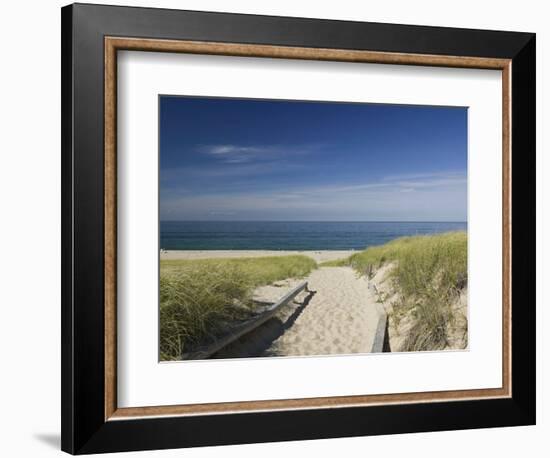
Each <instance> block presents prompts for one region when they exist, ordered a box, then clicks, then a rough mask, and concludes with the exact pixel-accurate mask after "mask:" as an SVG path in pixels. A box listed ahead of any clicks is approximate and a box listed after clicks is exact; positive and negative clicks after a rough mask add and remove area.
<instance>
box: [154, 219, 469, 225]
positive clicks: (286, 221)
mask: <svg viewBox="0 0 550 458" xmlns="http://www.w3.org/2000/svg"><path fill="white" fill-rule="evenodd" d="M159 221H160V222H161V223H465V224H467V223H468V221H458V220H408V221H407V220H399V221H397V220H396V221H389V220H253V219H243V220H237V219H235V220H232V219H202V220H201V219H194V220H191V219H190V220H185V219H160V220H159Z"/></svg>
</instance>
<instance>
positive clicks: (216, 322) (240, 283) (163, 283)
mask: <svg viewBox="0 0 550 458" xmlns="http://www.w3.org/2000/svg"><path fill="white" fill-rule="evenodd" d="M316 267H317V264H316V263H315V261H314V260H313V259H311V258H309V257H307V256H300V255H292V256H268V257H259V258H229V259H197V260H161V262H160V359H161V360H163V361H170V360H178V359H180V358H181V354H182V352H184V351H186V349H187V348H191V347H193V346H194V345H197V344H199V343H201V342H203V341H205V340H208V339H209V338H213V337H215V335H216V334H218V333H220V332H221V331H223V328H224V325H227V323H229V322H232V321H235V320H239V319H243V318H246V317H247V316H249V315H250V312H251V311H252V308H253V307H254V304H253V302H252V301H251V295H252V291H253V290H254V288H255V287H257V286H260V285H266V284H270V283H273V282H276V281H278V280H283V279H286V278H301V277H304V276H306V275H308V274H309V273H310V272H311V271H312V270H313V269H315V268H316Z"/></svg>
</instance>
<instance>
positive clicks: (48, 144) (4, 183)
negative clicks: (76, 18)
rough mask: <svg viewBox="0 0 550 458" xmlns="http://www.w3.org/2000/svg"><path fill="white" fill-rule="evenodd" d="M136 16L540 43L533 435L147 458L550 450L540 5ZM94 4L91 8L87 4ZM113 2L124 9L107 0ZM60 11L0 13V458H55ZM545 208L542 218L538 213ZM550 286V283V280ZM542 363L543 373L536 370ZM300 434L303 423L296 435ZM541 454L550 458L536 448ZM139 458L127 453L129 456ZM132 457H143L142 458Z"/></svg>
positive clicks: (337, 442) (9, 9)
mask: <svg viewBox="0 0 550 458" xmlns="http://www.w3.org/2000/svg"><path fill="white" fill-rule="evenodd" d="M130 1H131V4H132V5H136V6H157V7H167V8H180V9H196V10H211V11H228V12H238V13H257V14H271V15H283V16H304V17H316V18H326V19H348V20H362V21H378V22H390V23H392V22H393V23H405V24H425V25H438V26H450V27H468V28H484V29H500V30H518V31H529V32H536V33H537V47H538V49H537V59H538V69H537V79H538V88H537V91H538V97H537V117H538V119H537V128H538V170H537V172H538V210H539V211H538V214H539V218H538V249H537V252H538V255H539V257H538V260H537V262H538V285H539V288H538V358H537V359H538V367H539V371H538V387H539V388H538V400H539V401H538V406H539V408H538V425H537V426H534V427H524V428H507V429H492V430H477V431H460V432H443V433H428V434H407V435H399V436H381V437H366V438H352V439H332V440H322V441H309V442H292V443H278V444H260V445H244V446H231V447H223V448H219V447H218V448H202V449H192V450H185V451H181V450H173V451H162V452H160V451H159V452H149V455H151V456H158V457H168V456H183V455H184V456H187V457H193V458H199V457H212V456H224V457H229V458H231V457H239V458H246V457H256V456H259V455H261V456H263V457H266V458H267V457H280V456H281V455H283V454H284V455H285V456H302V455H304V454H308V455H309V454H319V455H321V456H366V455H369V454H373V453H381V454H384V455H385V456H396V455H398V454H403V455H407V456H409V457H416V456H419V457H420V456H422V457H424V458H426V457H431V456H438V457H441V456H443V457H445V458H450V457H461V458H463V457H465V456H469V455H471V456H478V455H482V454H484V455H491V456H496V455H498V456H500V457H501V458H504V457H513V456H545V453H548V452H547V450H548V449H549V448H550V443H549V439H548V437H549V435H550V418H549V415H548V412H549V409H550V403H549V397H548V396H546V393H545V392H546V390H545V388H544V386H543V385H544V383H545V382H546V383H547V380H548V377H547V375H548V368H549V366H550V363H548V355H549V354H550V349H549V348H548V346H549V343H548V342H549V340H548V339H545V338H544V336H543V335H542V330H544V329H546V328H548V327H549V326H550V318H549V317H550V314H548V313H545V312H544V310H543V308H544V307H543V304H544V302H545V300H546V302H547V301H548V298H549V297H550V290H549V287H548V286H547V287H546V288H543V286H542V283H543V282H544V279H545V277H547V276H546V275H545V271H544V270H543V269H544V267H546V268H547V266H548V262H550V253H549V248H548V247H549V246H550V244H548V243H543V240H542V236H543V231H544V228H547V227H548V217H549V212H548V210H549V208H548V206H547V205H546V204H547V202H548V200H549V199H548V197H549V196H548V193H549V189H550V187H549V186H544V184H543V183H542V181H543V177H549V176H550V161H549V160H548V159H545V158H543V151H544V144H543V134H544V132H543V126H544V125H545V124H544V118H543V116H544V113H543V112H546V113H547V112H548V109H549V107H550V99H549V92H548V91H547V90H546V88H544V87H542V83H543V79H544V76H543V75H544V66H545V65H546V64H547V61H546V62H545V60H544V59H543V56H544V55H545V51H546V54H547V53H548V49H549V48H550V32H549V26H550V14H549V13H548V11H546V10H545V3H546V2H542V1H540V0H523V1H521V2H518V1H503V0H501V1H494V0H493V1H484V2H482V1H479V0H475V1H471V0H462V1H460V2H441V1H437V0H433V1H429V0H415V1H410V0H387V1H385V2H357V1H352V0H339V1H317V2H306V1H301V2H300V1H298V0H294V1H293V0H277V1H269V2H259V1H252V0H232V1H231V2H227V1H223V0H202V1H198V0H193V1H191V0H189V1H183V0H182V1H166V0H165V1H155V2H153V1H151V0H149V1H139V0H128V2H130ZM93 3H96V2H93ZM109 3H111V4H127V3H126V2H119V1H116V0H110V1H109ZM63 4H64V3H63V2H60V1H54V0H47V1H44V0H43V1H32V0H27V1H25V2H4V3H3V4H2V7H1V10H0V11H1V13H0V34H1V43H2V48H1V55H2V60H1V71H0V93H1V97H0V121H1V122H0V126H1V129H0V132H1V133H0V196H1V197H0V215H1V218H2V220H1V221H2V224H1V226H0V278H1V281H0V373H1V374H2V375H1V376H0V437H1V440H0V454H2V455H3V456H9V457H17V456H22V457H23V456H25V457H47V456H55V455H57V454H59V453H61V452H59V428H60V417H59V403H60V396H59V391H60V390H59V385H60V376H59V372H60V338H59V336H60V121H59V118H60V11H59V8H60V7H61V6H62V5H63ZM544 207H546V208H544ZM547 284H549V282H548V281H547ZM544 360H546V364H545V365H544V366H543V362H544ZM296 426H297V427H299V425H296ZM545 449H546V452H544V451H543V450H545ZM134 455H135V456H138V455H137V454H127V455H126V456H134ZM139 456H144V454H141V455H139Z"/></svg>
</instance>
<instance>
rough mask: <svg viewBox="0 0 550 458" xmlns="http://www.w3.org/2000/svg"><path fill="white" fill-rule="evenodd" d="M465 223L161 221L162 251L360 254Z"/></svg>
mask: <svg viewBox="0 0 550 458" xmlns="http://www.w3.org/2000/svg"><path fill="white" fill-rule="evenodd" d="M466 229H467V223H465V222H414V223H412V222H321V221H318V222H298V221H161V223H160V248H161V249H164V250H352V249H354V250H362V249H365V248H367V247H369V246H373V245H382V244H384V243H386V242H389V241H390V240H393V239H395V238H397V237H403V236H406V235H425V234H436V233H440V232H448V231H456V230H466Z"/></svg>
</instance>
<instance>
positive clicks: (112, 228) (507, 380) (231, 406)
mask: <svg viewBox="0 0 550 458" xmlns="http://www.w3.org/2000/svg"><path fill="white" fill-rule="evenodd" d="M118 50H128V51H152V52H174V53H187V54H209V55H223V56H241V57H268V58H281V59H301V60H322V61H340V62H358V63H379V64H398V65H422V66H436V67H460V68H479V69H493V70H500V71H501V72H502V275H503V277H502V278H503V284H502V318H503V326H502V381H503V383H502V387H500V388H491V389H473V390H454V391H431V392H418V393H402V394H377V395H358V396H357V395H354V396H334V397H318V398H304V399H284V400H265V401H241V402H224V403H209V404H184V405H170V406H143V407H129V408H128V407H127V408H118V405H117V370H116V368H117V335H116V330H117V325H116V323H117V321H116V320H117V314H116V291H117V281H116V272H117V270H116V256H117V254H116V248H117V218H116V214H117V156H116V154H117V153H116V151H117V145H116V139H117V125H116V122H117V119H116V118H117V51H118ZM511 66H512V63H511V60H510V59H493V58H482V57H463V56H439V55H425V54H404V53H389V52H375V51H359V50H344V49H320V48H301V47H288V46H271V45H250V44H239V43H215V42H198V41H180V40H157V39H142V38H121V37H105V81H104V89H105V113H104V122H105V125H104V129H105V144H104V154H105V157H104V159H105V165H104V170H105V177H104V178H105V189H104V206H105V208H104V211H105V233H104V239H105V253H104V254H105V266H104V267H105V270H104V271H105V280H104V281H105V285H104V288H105V398H104V401H105V420H106V421H111V420H118V419H125V420H128V419H133V418H143V417H150V416H182V415H205V414H224V413H244V412H257V411H273V410H298V409H318V408H336V407H352V406H370V405H381V404H402V403H424V402H438V401H460V400H475V399H489V398H507V397H511V394H512V374H511V346H512V336H511V286H512V283H511V282H512V279H511V240H512V238H511V237H512V228H511V186H512V183H511V121H512V120H511V100H512V99H511Z"/></svg>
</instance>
